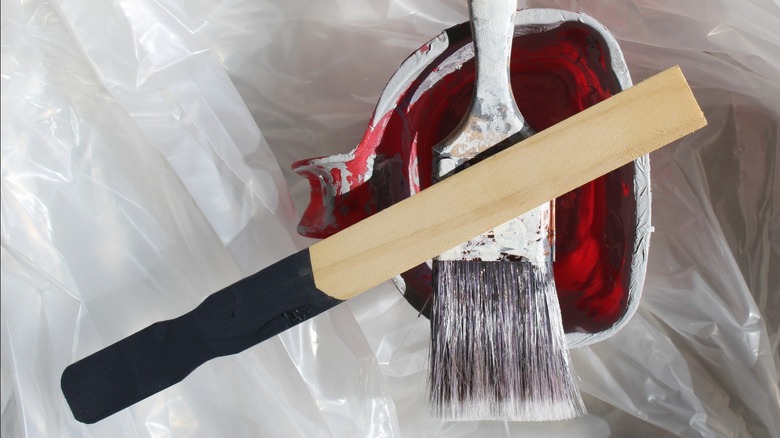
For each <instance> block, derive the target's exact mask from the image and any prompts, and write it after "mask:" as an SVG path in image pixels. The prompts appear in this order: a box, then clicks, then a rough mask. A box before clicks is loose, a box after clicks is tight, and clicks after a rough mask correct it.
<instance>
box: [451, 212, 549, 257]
mask: <svg viewBox="0 0 780 438" xmlns="http://www.w3.org/2000/svg"><path fill="white" fill-rule="evenodd" d="M549 236H550V203H549V202H547V203H545V204H543V205H540V206H538V207H536V208H534V209H533V210H531V211H529V212H528V213H525V214H523V215H522V216H518V217H516V218H514V219H512V220H510V221H509V222H506V223H504V224H501V225H499V226H497V227H495V228H493V230H491V231H490V232H488V233H485V234H482V235H480V236H478V237H475V238H474V239H471V240H469V241H468V242H466V243H463V244H460V245H458V246H456V247H455V248H452V249H450V250H448V251H446V252H445V253H443V254H441V255H440V256H439V260H482V261H495V260H503V259H507V258H512V257H523V258H525V259H527V260H528V261H530V262H531V263H533V264H534V265H536V266H543V265H544V263H545V261H546V260H547V258H548V257H551V251H550V249H551V245H550V238H549Z"/></svg>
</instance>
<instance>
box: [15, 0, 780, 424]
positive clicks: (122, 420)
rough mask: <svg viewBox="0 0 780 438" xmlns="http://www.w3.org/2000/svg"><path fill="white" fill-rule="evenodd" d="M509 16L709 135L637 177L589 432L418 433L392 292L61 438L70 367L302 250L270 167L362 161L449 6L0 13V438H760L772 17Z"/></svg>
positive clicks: (297, 190)
mask: <svg viewBox="0 0 780 438" xmlns="http://www.w3.org/2000/svg"><path fill="white" fill-rule="evenodd" d="M519 6H520V7H553V8H561V9H568V10H575V11H580V12H585V13H588V14H589V15H591V16H593V17H594V18H596V19H597V20H599V21H601V22H602V23H603V24H605V25H606V26H607V28H609V29H610V30H611V31H612V32H613V33H614V34H615V36H616V37H617V38H618V40H619V41H620V43H621V47H622V48H623V51H624V54H625V56H626V60H627V62H628V65H629V68H630V70H631V73H632V75H633V78H634V81H635V82H639V81H640V80H641V79H644V78H645V77H648V76H650V75H651V74H653V73H655V72H658V71H661V70H663V69H665V68H667V67H669V66H671V65H674V64H679V65H681V67H682V68H683V71H684V72H685V74H686V76H687V77H688V79H689V81H690V82H691V84H692V86H693V88H694V93H695V94H696V96H697V97H698V98H699V100H700V104H701V106H702V108H703V109H704V111H705V113H706V116H707V118H708V120H709V126H708V127H707V128H705V129H704V130H702V131H700V132H699V133H697V134H695V135H693V136H691V137H688V138H686V139H684V140H682V141H680V142H677V143H676V144H674V145H671V146H669V147H667V148H665V149H663V150H661V151H658V152H657V153H654V154H653V155H652V157H651V160H652V172H653V187H652V188H653V195H654V196H653V222H654V227H655V232H654V234H653V237H652V242H651V249H650V260H649V266H648V275H647V280H646V285H645V289H644V294H643V297H642V303H641V305H640V307H639V311H638V312H637V314H636V315H635V316H634V318H633V319H632V320H631V321H630V322H629V324H628V325H627V326H626V327H625V328H624V329H623V330H621V331H620V332H619V333H618V334H616V335H615V336H614V337H612V338H610V339H608V340H606V341H603V342H601V343H599V344H596V345H593V346H591V347H587V348H583V349H580V350H576V351H573V352H572V355H573V364H574V369H575V372H576V374H577V375H578V379H579V384H580V388H581V390H582V391H583V393H584V396H585V401H586V404H587V406H588V409H589V412H590V414H589V415H588V416H586V417H584V418H580V419H577V420H572V421H566V422H557V423H499V422H465V423H442V422H435V421H432V420H429V419H427V418H426V411H427V407H426V388H425V385H426V382H425V380H426V367H427V352H428V336H429V332H428V330H429V329H428V325H427V320H425V319H423V318H418V317H417V315H416V313H415V312H414V311H413V310H412V308H411V306H409V305H408V304H407V303H406V302H405V301H404V300H403V299H402V297H401V296H400V295H399V294H398V292H397V291H396V290H395V289H394V287H393V286H392V284H390V283H387V284H384V285H382V286H380V287H378V288H376V289H375V290H373V291H370V292H368V293H366V294H363V295H361V296H359V297H357V298H355V299H354V300H352V301H350V302H348V303H347V304H345V305H341V306H338V307H336V308H334V309H333V310H331V311H329V312H328V313H326V314H324V315H322V316H320V317H317V318H315V319H314V320H313V321H310V322H307V323H304V324H303V325H301V326H299V327H297V328H295V329H293V330H290V331H288V332H286V333H284V334H282V335H281V336H279V337H277V338H275V339H272V340H270V341H268V342H265V343H263V344H261V345H258V346H257V347H254V348H252V349H250V350H248V351H246V352H244V353H242V354H239V355H236V356H231V357H226V358H221V359H218V360H214V361H212V362H209V363H208V364H206V365H204V366H202V367H201V368H199V369H197V370H196V371H195V372H194V373H192V374H191V375H190V376H189V377H188V378H186V379H185V380H184V381H183V382H182V383H180V384H178V385H176V386H174V387H172V388H170V389H168V390H165V391H163V392H162V393H160V394H158V395H156V396H154V397H151V398H149V399H147V400H145V401H143V402H141V403H138V404H137V405H135V406H134V407H132V408H130V409H127V410H125V411H122V412H120V413H119V414H117V415H115V416H113V417H110V418H108V419H106V420H104V421H102V422H99V423H97V424H95V425H89V426H88V425H83V424H80V423H78V422H76V421H75V420H74V419H73V417H72V416H71V414H70V411H69V410H68V408H67V405H66V403H65V401H64V399H63V397H62V395H61V392H60V390H59V377H60V374H61V373H62V370H63V369H64V368H65V366H67V365H68V364H70V363H72V362H73V361H75V360H77V359H79V358H81V357H84V356H86V355H87V354H89V353H92V352H94V351H96V350H98V349H100V348H102V347H104V346H107V345H109V344H110V343H112V342H114V341H116V340H118V339H121V338H123V337H124V336H126V335H128V334H130V333H132V332H134V331H136V330H139V329H141V328H143V327H145V326H147V325H149V324H151V323H153V322H155V321H158V320H162V319H169V318H172V317H175V316H178V315H180V314H182V313H184V312H186V311H188V310H190V309H191V308H193V307H194V306H195V305H197V304H198V303H199V302H200V301H201V300H202V299H203V298H205V297H206V296H207V295H208V294H210V293H211V292H214V291H216V290H218V289H219V288H221V287H223V286H225V285H226V284H228V283H231V282H233V281H235V280H237V279H239V278H241V277H243V276H245V275H248V274H250V273H252V272H254V271H256V270H258V269H260V268H262V267H264V266H266V265H268V264H269V263H271V262H273V261H275V260H277V259H280V258H282V257H283V256H285V255H287V254H289V253H291V252H293V251H294V250H295V249H296V248H302V247H304V246H306V245H307V242H306V241H305V240H303V239H301V238H299V237H297V236H296V234H295V225H296V222H297V220H296V219H297V217H296V208H295V205H297V206H298V209H299V210H300V207H301V205H302V203H304V202H306V198H307V190H308V187H307V183H306V182H305V181H303V180H302V179H300V178H299V177H297V176H295V175H293V174H292V173H291V172H290V171H289V165H290V163H291V162H292V161H294V160H298V159H301V158H307V157H311V156H316V155H328V154H334V153H337V152H345V151H348V150H349V149H351V148H352V147H353V146H354V145H355V144H357V143H358V141H359V140H360V137H361V135H362V133H363V130H364V129H365V124H366V122H367V120H368V118H369V116H370V114H371V112H372V110H373V107H374V105H375V104H376V102H377V100H378V98H379V95H380V93H381V91H382V88H383V86H384V84H385V82H386V81H387V79H389V78H390V76H391V75H392V73H393V72H394V71H395V69H396V68H397V67H398V66H399V65H400V63H401V62H402V61H403V59H404V58H405V57H406V56H407V55H408V54H410V53H411V52H412V51H414V50H415V49H416V48H417V47H419V46H420V45H421V44H422V43H423V42H425V41H427V40H429V39H430V38H432V37H434V36H435V35H437V34H438V33H439V32H440V31H441V30H443V29H445V28H447V27H449V26H451V25H454V24H456V23H459V22H462V21H466V20H467V13H466V2H465V0H463V1H460V0H458V1H453V0H448V1H442V0H410V1H397V0H353V1H349V2H345V1H341V0H322V1H316V2H301V1H285V2H280V1H270V0H256V1H243V0H227V1H214V0H195V1H176V0H164V1H149V0H132V1H131V0H114V1H107V2H101V1H87V0H24V1H21V0H8V1H3V3H2V119H1V120H2V204H1V207H2V209H1V214H2V230H1V231H2V325H1V327H2V329H1V330H2V336H1V342H2V343H1V345H0V347H1V348H2V355H1V360H2V362H1V365H2V391H1V394H0V395H1V398H2V400H1V401H2V420H1V425H2V428H1V429H0V431H2V434H3V436H4V437H5V436H8V437H12V436H32V437H38V436H95V437H100V436H112V437H115V436H132V437H145V436H175V437H181V436H204V437H205V436H236V437H241V436H245V437H254V436H301V437H315V436H316V437H319V436H333V437H350V436H353V437H367V436H372V437H374V436H377V437H378V436H495V437H519V436H538V435H540V434H542V433H543V434H545V436H548V437H555V436H573V435H576V436H593V437H603V436H610V435H612V436H627V435H631V436H639V437H641V436H652V437H663V436H690V437H698V436H703V437H708V436H735V437H776V436H780V407H778V406H780V393H779V391H778V369H780V359H778V342H779V340H780V213H779V212H778V207H777V206H778V205H780V199H779V197H780V178H777V172H778V168H780V167H779V166H778V159H779V158H778V152H777V151H778V145H779V144H780V33H778V31H777V29H779V28H780V6H779V5H778V4H777V2H773V1H771V0H741V1H732V0H693V1H685V2H680V1H672V0H628V1H624V2H606V1H574V0H568V1H564V0H561V1H552V0H550V1H545V0H539V1H528V2H525V1H522V2H521V3H520V4H519ZM288 187H289V189H288Z"/></svg>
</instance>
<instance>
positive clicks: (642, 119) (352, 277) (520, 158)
mask: <svg viewBox="0 0 780 438" xmlns="http://www.w3.org/2000/svg"><path fill="white" fill-rule="evenodd" d="M706 124H707V121H706V119H705V118H704V115H703V114H702V111H701V109H700V108H699V105H698V104H697V102H696V99H695V98H694V97H693V94H692V93H691V90H690V88H689V87H688V84H687V82H686V81H685V78H684V77H683V74H682V72H681V71H680V68H679V67H672V68H670V69H668V70H666V71H664V72H662V73H659V74H657V75H655V76H653V77H651V78H649V79H647V80H645V81H644V82H642V83H640V84H638V85H636V86H634V87H631V88H629V89H627V90H625V91H623V92H621V93H619V94H617V95H615V96H613V97H611V98H609V99H607V100H604V101H602V102H600V103H598V104H596V105H594V106H592V107H590V108H588V109H586V110H584V111H582V112H580V113H578V114H576V115H574V116H572V117H570V118H568V119H566V120H564V121H562V122H560V123H558V124H556V125H555V126H552V127H550V128H548V129H546V130H544V131H541V132H539V133H538V134H536V135H534V136H533V137H530V138H528V139H526V140H524V141H522V142H521V143H519V144H517V145H514V146H512V147H510V148H508V149H506V150H504V151H502V152H500V153H498V154H496V155H494V156H492V157H490V158H487V159H485V160H484V161H482V162H481V163H479V164H476V165H474V166H472V167H470V168H468V169H466V170H464V171H462V172H460V173H458V174H456V175H453V176H452V177H449V178H447V179H445V180H443V181H442V182H440V183H438V184H436V185H434V186H432V187H430V188H428V189H426V190H423V191H422V192H420V193H418V194H416V195H414V196H412V197H410V198H407V199H405V200H403V201H402V202H399V203H397V204H395V205H393V206H391V207H390V208H387V209H385V210H383V211H381V212H379V213H377V214H375V215H373V216H371V217H369V218H367V219H365V220H363V221H361V222H359V223H357V224H355V225H353V226H351V227H349V228H347V229H346V230H344V231H342V232H340V233H337V234H335V235H333V236H331V237H329V238H328V239H326V240H323V241H321V242H318V243H316V244H314V245H312V246H311V247H310V248H309V251H310V254H311V264H312V268H313V271H314V279H315V284H316V286H317V288H318V289H320V290H321V291H323V292H325V293H327V294H328V295H330V296H332V297H334V298H338V299H341V300H346V299H349V298H351V297H353V296H355V295H357V294H359V293H361V292H363V291H365V290H367V289H369V288H371V287H374V286H376V285H378V284H379V283H381V282H383V281H386V280H388V279H390V278H392V277H393V276H394V275H397V274H399V273H401V272H404V271H406V270H408V269H411V268H412V267H414V266H417V265H419V264H420V263H423V262H425V261H426V260H429V259H431V258H433V257H435V256H437V255H439V254H441V253H442V252H444V251H446V250H448V249H449V248H452V247H454V246H456V245H458V244H460V243H462V242H465V241H467V240H469V239H470V238H472V237H474V236H477V235H479V234H482V233H484V232H486V231H488V230H490V229H491V228H492V227H494V226H496V225H498V224H502V223H504V222H506V221H508V220H509V219H511V218H513V217H516V216H519V215H521V214H523V213H525V212H527V211H529V210H531V209H532V208H534V207H536V206H538V205H541V204H543V203H544V202H547V201H549V200H551V199H553V198H555V197H557V196H560V195H562V194H564V193H567V192H569V191H571V190H573V189H575V188H577V187H579V186H581V185H583V184H585V183H587V182H589V181H591V180H593V179H595V178H598V177H599V176H601V175H604V174H606V173H608V172H610V171H612V170H614V169H617V168H618V167H620V166H622V165H624V164H627V163H629V162H631V161H633V160H635V159H637V158H639V157H640V156H642V155H645V154H648V153H650V152H652V151H654V150H656V149H658V148H660V147H662V146H664V145H667V144H669V143H671V142H673V141H675V140H677V139H679V138H681V137H683V136H685V135H687V134H690V133H692V132H694V131H696V130H697V129H699V128H702V127H704V126H705V125H706Z"/></svg>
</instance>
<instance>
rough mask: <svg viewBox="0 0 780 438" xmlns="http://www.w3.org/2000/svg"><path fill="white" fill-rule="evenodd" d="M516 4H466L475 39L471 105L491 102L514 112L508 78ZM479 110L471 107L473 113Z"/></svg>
mask: <svg viewBox="0 0 780 438" xmlns="http://www.w3.org/2000/svg"><path fill="white" fill-rule="evenodd" d="M516 9H517V2H516V1H515V0H469V17H470V21H471V34H472V35H473V39H474V59H475V62H476V64H477V65H476V67H477V68H476V78H475V83H474V86H475V91H474V102H475V103H476V104H477V105H479V103H480V102H483V101H486V102H490V103H491V105H496V108H500V107H505V108H510V109H511V108H514V109H515V111H513V112H515V113H517V114H519V113H520V111H518V110H516V108H517V107H516V105H515V99H514V97H513V96H512V87H511V85H510V78H509V63H510V55H511V51H512V38H513V36H514V30H515V12H516ZM475 110H478V108H476V107H475V106H474V104H472V111H475Z"/></svg>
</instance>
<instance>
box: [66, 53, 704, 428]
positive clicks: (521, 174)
mask: <svg viewBox="0 0 780 438" xmlns="http://www.w3.org/2000/svg"><path fill="white" fill-rule="evenodd" d="M705 124H706V122H705V120H704V117H703V115H702V114H701V110H700V109H699V107H698V105H697V104H696V101H695V99H694V98H693V95H692V94H691V92H690V89H689V88H688V85H687V83H686V82H685V79H684V78H683V77H682V73H681V72H680V70H679V69H676V68H675V69H670V70H668V71H666V72H664V73H661V74H659V75H657V76H656V77H654V78H651V79H648V80H647V81H645V82H644V83H642V84H639V85H637V86H635V87H633V88H630V89H628V90H626V91H624V92H622V93H620V94H618V95H616V96H614V97H611V98H609V99H607V100H605V101H603V102H601V103H599V104H597V105H594V106H593V107H591V108H589V109H587V110H585V111H583V112H581V113H579V114H577V115H575V116H573V117H571V118H569V119H567V120H565V121H563V122H561V123H559V124H557V125H555V126H553V127H550V128H549V129H547V130H545V131H542V132H540V133H538V134H536V135H534V136H533V137H531V138H529V139H527V140H525V141H523V142H522V147H509V148H507V149H505V150H503V151H501V152H499V153H497V154H495V155H494V156H491V157H489V158H487V159H485V160H483V161H481V162H480V163H478V164H476V165H474V166H471V167H469V168H468V169H466V170H463V171H462V172H459V173H458V174H457V175H453V176H451V177H449V178H447V179H445V180H444V181H442V182H440V183H438V184H436V185H434V186H432V187H430V188H428V189H426V190H423V191H422V192H420V193H418V194H417V195H415V196H412V197H410V198H408V199H405V200H403V201H401V202H399V203H397V204H395V205H393V206H391V207H389V208H387V209H385V210H383V211H381V212H379V213H377V214H375V215H373V216H371V217H369V218H367V219H365V220H363V221H361V222H359V223H357V224H355V225H353V226H351V227H349V228H348V229H346V230H344V231H342V232H340V233H337V234H335V235H333V236H331V237H329V238H327V239H325V240H322V241H320V242H317V243H315V244H314V245H312V246H311V247H309V248H308V249H305V250H303V251H301V252H298V253H297V254H294V255H291V256H289V257H287V258H285V259H283V260H281V261H279V262H277V263H275V264H273V265H271V266H269V267H267V268H265V269H263V270H261V271H260V272H258V273H256V274H254V275H252V276H249V277H247V278H244V279H243V280H240V281H238V282H237V283H235V284H233V285H230V286H228V287H226V288H224V289H223V290H221V291H219V292H216V293H214V294H212V295H211V296H209V297H207V298H206V299H205V300H204V301H203V303H201V304H200V305H199V306H198V307H196V308H195V309H194V310H192V311H190V312H189V313H186V314H184V315H182V316H180V317H178V318H175V319H171V320H167V321H161V322H158V323H155V324H152V325H151V326H149V327H147V328H145V329H142V330H141V331H139V332H137V333H135V334H132V335H130V336H128V337H126V338H124V339H122V340H120V341H118V342H116V343H115V344H112V345H110V346H108V347H106V348H105V349H103V350H100V351H98V352H96V353H94V354H92V355H90V356H87V357H85V358H83V359H81V360H79V361H77V362H76V363H74V364H72V365H70V366H68V367H67V368H66V369H65V371H64V372H63V375H62V379H61V388H62V391H63V394H64V396H65V399H66V400H67V402H68V404H69V405H70V408H71V411H72V412H73V415H74V417H75V418H76V419H77V420H78V421H81V422H85V423H94V422H96V421H99V420H101V419H103V418H106V417H108V416H110V415H112V414H114V413H116V412H119V411H121V410H122V409H124V408H127V407H129V406H131V405H133V404H134V403H136V402H138V401H141V400H143V399H145V398H147V397H149V396H151V395H153V394H155V393H157V392H159V391H162V390H164V389H165V388H168V387H170V386H171V385H174V384H176V383H177V382H179V381H181V380H182V379H184V378H185V377H186V376H187V375H188V374H189V373H190V372H192V371H193V370H194V369H195V368H197V367H198V366H200V365H201V364H203V363H204V362H206V361H208V360H210V359H213V358H216V357H220V356H225V355H229V354H235V353H238V352H240V351H243V350H245V349H247V348H249V347H251V346H253V345H255V344H257V343H259V342H262V341H263V340H265V339H268V338H270V337H272V336H275V335H276V334H278V333H281V332H282V331H284V330H286V329H288V328H290V327H292V326H294V325H296V324H298V323H300V322H303V321H305V320H307V319H309V318H312V317H313V316H315V315H317V314H319V313H321V312H323V311H325V310H327V309H329V308H331V307H333V306H334V305H336V304H338V303H340V302H342V301H343V300H346V299H349V298H351V297H353V296H355V295H357V294H359V293H361V292H363V291H365V290H367V289H369V288H371V287H373V286H376V285H378V284H379V283H381V282H383V281H386V280H388V279H390V278H392V277H393V276H394V275H397V274H398V273H400V272H403V271H405V270H408V269H411V268H412V267H414V266H417V265H419V264H420V263H424V262H425V261H427V260H429V259H431V258H433V257H435V256H437V255H439V254H441V253H443V252H445V251H447V250H448V249H450V248H453V247H455V246H456V245H458V244H459V243H460V242H463V241H466V240H468V239H470V238H472V237H473V236H477V235H479V234H481V233H484V232H485V231H487V230H489V229H491V228H493V227H495V226H496V225H498V224H501V223H504V222H507V221H508V220H510V219H511V218H514V217H516V216H518V215H520V214H522V213H525V212H527V211H529V210H531V209H533V208H535V207H536V206H538V205H541V204H543V203H545V202H547V201H549V200H550V199H553V198H555V197H556V196H559V195H561V194H563V193H566V192H568V191H571V190H572V189H574V188H576V187H579V186H580V185H582V184H584V183H586V182H588V181H590V180H593V179H594V178H597V177H598V176H600V175H603V174H605V173H607V172H610V171H612V170H614V169H616V168H618V167H620V166H622V165H624V164H626V163H628V162H630V161H632V160H635V159H636V158H637V157H639V156H641V155H644V154H647V153H649V152H650V151H652V150H655V149H657V148H659V147H661V146H663V145H665V144H668V143H670V142H672V141H674V140H676V139H678V138H680V137H682V136H684V135H686V134H689V133H691V132H693V131H695V130H696V129H698V128H700V127H702V126H704V125H705Z"/></svg>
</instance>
